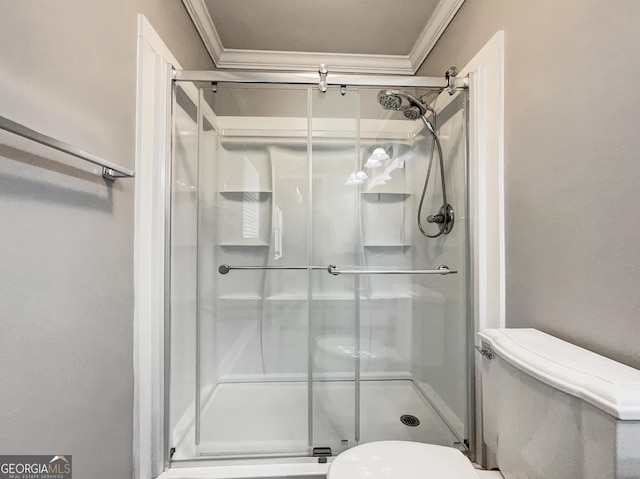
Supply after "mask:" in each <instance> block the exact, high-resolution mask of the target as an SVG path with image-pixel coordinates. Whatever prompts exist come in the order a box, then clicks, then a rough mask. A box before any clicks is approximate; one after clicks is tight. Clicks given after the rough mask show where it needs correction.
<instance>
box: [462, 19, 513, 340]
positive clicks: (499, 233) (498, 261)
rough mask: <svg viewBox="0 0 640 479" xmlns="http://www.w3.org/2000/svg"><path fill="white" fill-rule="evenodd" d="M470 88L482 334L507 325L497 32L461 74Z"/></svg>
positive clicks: (501, 41) (476, 267) (501, 44)
mask: <svg viewBox="0 0 640 479" xmlns="http://www.w3.org/2000/svg"><path fill="white" fill-rule="evenodd" d="M467 74H472V75H473V82H472V83H473V85H471V86H470V110H471V115H473V117H472V118H471V119H470V122H469V123H470V125H471V131H470V144H469V149H470V155H471V158H470V165H471V172H470V180H471V194H472V195H473V197H472V201H471V204H472V205H473V209H474V211H473V212H470V213H472V215H471V218H474V220H473V224H472V231H473V239H474V241H475V245H474V249H475V251H474V252H473V256H474V263H475V264H474V271H475V275H476V277H475V282H474V283H475V284H476V285H477V287H478V291H477V294H476V298H477V304H476V305H475V308H474V309H475V312H476V320H477V321H476V328H477V329H476V330H477V331H481V330H483V329H486V328H500V327H504V325H505V313H504V311H505V306H504V305H505V277H504V271H505V266H504V263H505V249H504V33H503V32H502V31H499V32H497V33H496V34H495V35H494V36H493V38H491V40H489V42H487V44H486V45H485V46H484V47H482V49H481V50H480V51H479V52H478V54H477V55H476V56H475V57H474V58H473V59H472V60H471V61H470V62H469V63H468V64H467V66H465V67H464V68H463V69H462V71H461V72H460V75H461V76H464V75H467Z"/></svg>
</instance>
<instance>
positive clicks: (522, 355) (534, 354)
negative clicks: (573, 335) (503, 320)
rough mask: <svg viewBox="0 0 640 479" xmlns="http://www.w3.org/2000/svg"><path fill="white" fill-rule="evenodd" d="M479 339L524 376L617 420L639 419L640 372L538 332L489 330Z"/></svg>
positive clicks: (534, 330)
mask: <svg viewBox="0 0 640 479" xmlns="http://www.w3.org/2000/svg"><path fill="white" fill-rule="evenodd" d="M478 336H479V337H480V339H481V340H482V341H483V342H485V343H487V344H488V345H489V346H490V347H491V349H492V350H493V351H494V352H495V353H496V354H497V355H498V356H500V357H501V358H502V359H504V360H505V361H507V362H508V363H510V364H511V365H513V366H515V367H516V368H518V369H520V370H521V371H522V372H524V373H526V374H528V375H530V376H532V377H534V378H536V379H538V380H539V381H542V382H543V383H545V384H548V385H549V386H552V387H554V388H556V389H559V390H561V391H564V392H565V393H567V394H570V395H572V396H575V397H578V398H580V399H583V400H584V401H586V402H588V403H590V404H592V405H594V406H595V407H597V408H599V409H601V410H603V411H605V412H606V413H608V414H611V415H612V416H614V417H616V418H618V419H622V420H630V421H637V420H640V371H639V370H637V369H634V368H632V367H629V366H626V365H624V364H621V363H619V362H616V361H614V360H612V359H609V358H605V357H604V356H600V355H599V354H596V353H594V352H591V351H588V350H586V349H584V348H581V347H579V346H576V345H574V344H571V343H568V342H566V341H563V340H561V339H558V338H556V337H554V336H551V335H549V334H546V333H543V332H542V331H538V330H536V329H516V328H508V329H485V330H484V331H481V332H480V333H478Z"/></svg>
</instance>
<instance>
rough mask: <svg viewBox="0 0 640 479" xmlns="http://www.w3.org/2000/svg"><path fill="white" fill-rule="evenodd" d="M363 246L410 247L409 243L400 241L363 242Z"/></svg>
mask: <svg viewBox="0 0 640 479" xmlns="http://www.w3.org/2000/svg"><path fill="white" fill-rule="evenodd" d="M362 246H364V247H365V248H411V245H410V244H401V243H365V244H363V245H362Z"/></svg>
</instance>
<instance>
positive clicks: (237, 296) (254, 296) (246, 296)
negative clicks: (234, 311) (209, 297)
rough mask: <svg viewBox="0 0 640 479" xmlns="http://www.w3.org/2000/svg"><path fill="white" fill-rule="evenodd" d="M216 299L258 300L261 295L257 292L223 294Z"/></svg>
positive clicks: (260, 298)
mask: <svg viewBox="0 0 640 479" xmlns="http://www.w3.org/2000/svg"><path fill="white" fill-rule="evenodd" d="M218 299H221V300H225V301H260V300H262V296H260V295H259V294H223V295H221V296H219V297H218Z"/></svg>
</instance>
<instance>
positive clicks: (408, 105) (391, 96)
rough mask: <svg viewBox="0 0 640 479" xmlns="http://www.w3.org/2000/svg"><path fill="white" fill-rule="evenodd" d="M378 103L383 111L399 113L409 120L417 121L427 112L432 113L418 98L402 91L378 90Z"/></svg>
mask: <svg viewBox="0 0 640 479" xmlns="http://www.w3.org/2000/svg"><path fill="white" fill-rule="evenodd" d="M378 103H380V105H382V108H384V109H385V110H396V111H401V112H402V113H403V114H404V116H405V117H407V118H409V119H410V120H417V119H418V118H420V117H422V116H424V115H425V114H426V113H427V111H433V110H432V109H431V108H430V107H429V106H428V105H425V104H424V103H423V102H422V101H420V100H419V99H418V98H416V97H415V96H413V95H411V94H410V93H407V92H405V91H402V90H380V91H379V92H378Z"/></svg>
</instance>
